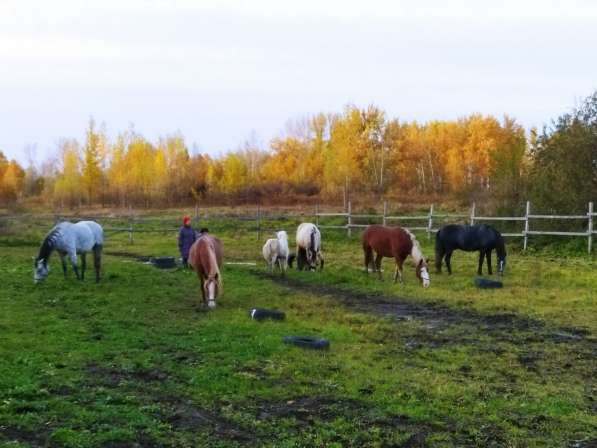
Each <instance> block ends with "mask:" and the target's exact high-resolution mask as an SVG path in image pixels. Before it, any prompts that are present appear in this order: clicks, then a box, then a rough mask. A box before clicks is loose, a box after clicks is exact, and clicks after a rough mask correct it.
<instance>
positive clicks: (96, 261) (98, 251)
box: [93, 244, 102, 283]
mask: <svg viewBox="0 0 597 448" xmlns="http://www.w3.org/2000/svg"><path fill="white" fill-rule="evenodd" d="M93 269H94V270H95V283H98V282H99V281H100V272H101V269H102V246H100V245H97V244H96V245H95V246H94V247H93Z"/></svg>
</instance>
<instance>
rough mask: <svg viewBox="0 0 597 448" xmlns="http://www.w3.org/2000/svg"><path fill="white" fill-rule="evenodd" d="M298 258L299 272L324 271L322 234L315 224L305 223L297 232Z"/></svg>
mask: <svg viewBox="0 0 597 448" xmlns="http://www.w3.org/2000/svg"><path fill="white" fill-rule="evenodd" d="M296 258H297V267H298V270H299V271H302V270H303V268H305V267H306V268H307V269H309V270H315V269H317V265H318V264H319V269H323V255H322V254H321V232H319V229H318V228H317V226H316V225H315V224H311V223H310V222H304V223H302V224H301V225H299V226H298V229H297V230H296Z"/></svg>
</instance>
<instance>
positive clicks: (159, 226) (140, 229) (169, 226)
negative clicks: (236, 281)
mask: <svg viewBox="0 0 597 448" xmlns="http://www.w3.org/2000/svg"><path fill="white" fill-rule="evenodd" d="M311 216H314V217H315V223H316V224H317V226H318V227H320V228H322V229H331V230H343V231H345V232H346V234H347V236H349V237H350V236H351V235H352V230H353V229H362V228H364V227H367V226H368V225H369V224H363V223H361V222H362V221H360V220H363V219H367V220H377V221H378V222H379V223H380V224H383V225H385V224H387V223H388V222H389V221H404V222H413V224H418V223H417V222H416V221H419V223H420V224H423V223H424V225H412V226H411V225H406V226H404V227H406V228H408V229H409V230H413V231H424V232H426V233H427V236H428V238H431V235H432V234H433V233H436V232H437V231H438V230H439V228H438V227H437V226H436V224H437V221H438V220H446V219H454V218H456V219H461V220H467V221H469V222H470V223H471V224H474V223H475V222H478V221H500V222H520V223H524V225H523V228H522V229H521V230H520V232H505V233H502V235H503V236H505V237H509V238H523V248H524V250H526V249H527V247H528V241H529V236H535V235H548V236H564V237H572V236H575V237H586V238H587V250H588V253H589V254H591V252H592V246H593V235H597V231H596V230H594V229H595V227H594V219H593V218H594V217H597V213H596V212H594V208H593V202H589V204H588V211H587V213H586V214H583V215H580V214H579V215H541V214H531V203H530V202H528V201H527V203H526V212H525V214H524V216H478V215H476V205H475V204H474V203H473V204H472V206H471V209H470V213H469V214H461V213H435V212H434V206H433V205H431V206H430V207H429V213H428V214H425V215H422V214H421V215H388V204H387V202H384V204H383V213H382V214H372V213H364V214H358V213H353V212H352V205H351V203H350V201H348V203H347V207H346V211H344V212H334V213H332V212H321V211H320V209H319V205H316V206H315V213H314V214H310V213H307V214H296V213H295V214H279V215H267V214H263V213H262V211H261V209H260V208H257V210H256V213H255V214H253V213H246V214H242V215H241V214H230V213H228V214H214V215H210V214H203V215H201V218H203V219H217V218H226V219H234V220H236V221H244V222H255V226H254V227H251V229H250V230H252V231H256V232H257V239H259V240H260V239H261V235H262V233H264V232H266V231H272V230H277V229H273V228H268V227H267V224H266V222H264V221H272V220H285V219H296V220H297V221H304V220H305V218H306V217H311ZM199 217H200V216H199V209H198V208H196V209H195V218H196V219H198V218H199ZM25 218H35V220H36V222H38V223H39V224H40V225H41V224H43V225H44V226H45V225H47V221H54V222H58V221H60V220H63V219H78V220H83V219H92V220H93V219H95V220H98V219H99V220H102V221H103V222H104V230H105V231H106V232H107V233H119V232H124V233H128V237H129V242H130V243H133V242H134V234H135V233H167V232H175V231H177V230H178V226H177V225H176V221H175V220H174V219H173V218H148V217H135V216H95V217H93V216H64V215H32V214H24V215H19V216H0V221H2V220H11V219H14V220H18V221H21V220H23V219H25ZM320 218H324V219H325V218H343V219H345V220H346V222H345V224H336V223H334V224H322V223H321V222H320ZM44 220H45V221H46V222H44V223H42V221H44ZM536 220H578V221H586V227H585V226H584V225H583V227H585V228H586V230H584V231H560V230H531V221H536ZM355 221H356V222H355ZM151 224H153V225H154V226H155V228H147V227H146V226H148V225H151Z"/></svg>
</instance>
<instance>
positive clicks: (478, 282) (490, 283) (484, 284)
mask: <svg viewBox="0 0 597 448" xmlns="http://www.w3.org/2000/svg"><path fill="white" fill-rule="evenodd" d="M475 286H476V287H477V288H483V289H494V288H501V287H503V286H504V284H503V283H502V282H500V281H498V280H491V279H489V278H483V277H476V278H475Z"/></svg>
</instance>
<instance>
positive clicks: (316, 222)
mask: <svg viewBox="0 0 597 448" xmlns="http://www.w3.org/2000/svg"><path fill="white" fill-rule="evenodd" d="M315 225H316V226H317V227H319V204H315Z"/></svg>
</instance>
